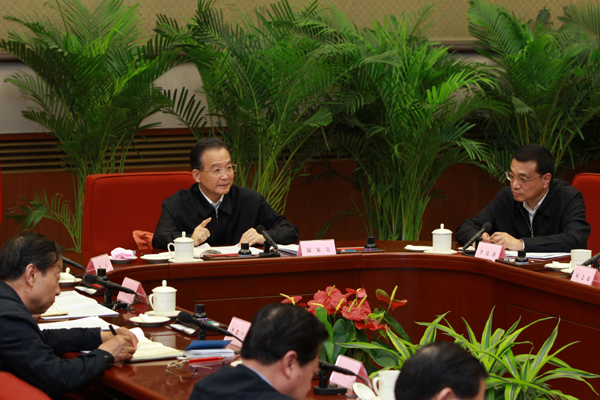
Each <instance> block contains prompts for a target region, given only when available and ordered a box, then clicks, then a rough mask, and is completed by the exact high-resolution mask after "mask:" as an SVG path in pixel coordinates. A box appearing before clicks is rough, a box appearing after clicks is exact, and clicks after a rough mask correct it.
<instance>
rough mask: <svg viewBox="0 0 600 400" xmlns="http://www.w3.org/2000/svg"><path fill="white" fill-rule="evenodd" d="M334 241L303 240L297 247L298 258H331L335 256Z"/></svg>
mask: <svg viewBox="0 0 600 400" xmlns="http://www.w3.org/2000/svg"><path fill="white" fill-rule="evenodd" d="M335 254H336V251H335V240H333V239H329V240H303V241H301V242H300V246H298V256H303V257H307V256H331V255H335Z"/></svg>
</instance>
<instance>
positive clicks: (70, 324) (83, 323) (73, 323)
mask: <svg viewBox="0 0 600 400" xmlns="http://www.w3.org/2000/svg"><path fill="white" fill-rule="evenodd" d="M109 325H110V324H109V323H108V322H106V321H105V320H103V319H102V318H98V317H87V318H80V319H74V320H69V321H60V322H48V323H44V324H39V327H40V330H42V331H43V330H46V329H71V328H100V329H102V330H103V331H108V330H110V328H109ZM113 326H114V327H115V328H118V326H116V325H114V324H113Z"/></svg>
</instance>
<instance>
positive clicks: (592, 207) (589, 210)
mask: <svg viewBox="0 0 600 400" xmlns="http://www.w3.org/2000/svg"><path fill="white" fill-rule="evenodd" d="M573 186H574V187H575V188H576V189H577V190H579V191H580V192H581V194H582V195H583V200H584V201H585V219H586V221H587V222H588V223H589V224H590V225H591V227H592V232H591V233H590V237H589V238H588V242H587V248H588V249H591V250H592V254H596V253H598V252H600V207H598V204H599V203H598V199H600V174H590V173H582V174H577V175H575V178H573Z"/></svg>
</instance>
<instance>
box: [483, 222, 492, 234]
mask: <svg viewBox="0 0 600 400" xmlns="http://www.w3.org/2000/svg"><path fill="white" fill-rule="evenodd" d="M482 228H483V231H484V232H489V231H491V230H492V224H491V223H489V222H486V223H485V224H483V226H482Z"/></svg>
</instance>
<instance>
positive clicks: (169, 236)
mask: <svg viewBox="0 0 600 400" xmlns="http://www.w3.org/2000/svg"><path fill="white" fill-rule="evenodd" d="M190 164H191V167H192V175H193V177H194V179H195V180H196V182H197V184H193V185H192V186H191V187H190V188H189V189H187V190H183V189H182V190H180V191H178V192H177V193H175V194H174V195H172V196H171V197H169V198H168V199H166V200H165V201H164V202H163V205H162V213H161V215H160V219H159V220H158V224H157V225H156V229H155V230H154V238H153V239H152V247H154V248H155V249H166V248H167V245H168V244H169V243H171V242H172V241H173V239H175V238H178V237H181V236H182V232H185V233H186V236H188V237H191V238H192V239H194V246H199V245H201V244H202V243H205V242H206V243H208V244H209V245H211V246H230V245H234V244H237V243H248V244H250V246H252V245H253V244H259V245H262V244H263V243H264V242H265V238H264V237H263V235H262V234H260V233H258V232H257V231H256V229H255V228H256V227H257V226H259V225H262V226H264V227H265V231H266V232H267V233H268V234H269V236H271V237H272V238H273V240H274V241H275V242H277V243H281V244H290V243H294V242H297V241H298V228H296V227H295V226H294V225H292V224H291V223H290V222H289V221H288V220H287V219H286V218H285V217H284V216H283V215H281V214H279V213H277V212H275V210H273V209H272V208H271V206H270V205H269V204H268V203H267V201H266V200H265V198H264V197H263V196H261V195H260V194H259V193H258V192H255V191H254V190H250V189H246V188H242V187H239V186H236V185H234V184H233V178H234V173H235V171H236V170H237V166H236V165H235V164H233V163H232V161H231V155H230V154H229V150H227V147H226V146H225V143H223V141H222V140H221V139H217V138H205V139H202V140H200V141H199V142H198V143H196V145H195V146H194V147H193V148H192V151H191V153H190Z"/></svg>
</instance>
